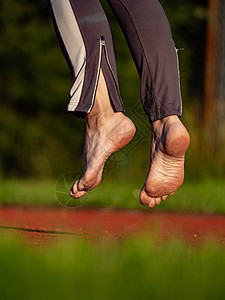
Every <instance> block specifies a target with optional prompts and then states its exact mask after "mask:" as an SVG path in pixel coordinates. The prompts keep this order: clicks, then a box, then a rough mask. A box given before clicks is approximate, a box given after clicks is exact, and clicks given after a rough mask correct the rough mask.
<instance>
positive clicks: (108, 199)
mask: <svg viewBox="0 0 225 300" xmlns="http://www.w3.org/2000/svg"><path fill="white" fill-rule="evenodd" d="M72 182H73V181H72V180H71V179H68V178H61V179H60V180H57V181H54V180H47V181H44V180H42V181H40V180H4V181H2V182H1V189H0V202H1V203H10V204H26V205H28V204H34V205H58V206H60V205H63V206H68V207H77V206H82V207H86V206H107V207H109V206H110V207H116V208H132V209H147V210H148V208H147V207H143V206H141V205H140V204H139V190H140V188H141V185H140V184H135V183H132V182H126V183H125V182H122V181H119V180H118V181H115V180H114V181H110V179H109V178H107V180H105V181H103V182H102V184H101V185H100V186H98V187H97V188H96V189H95V190H93V191H90V192H89V193H88V194H87V195H86V196H85V197H84V198H81V199H80V200H79V199H78V200H74V199H72V198H70V197H69V196H68V191H69V188H70V186H71V184H72ZM154 209H155V210H170V211H176V210H179V211H194V212H204V213H223V214H224V213H225V195H224V180H222V179H219V180H218V179H202V180H199V181H198V182H190V181H187V182H185V183H184V184H183V186H182V187H181V188H180V189H179V190H178V191H177V192H176V193H175V195H173V196H172V197H169V198H168V199H167V200H166V201H165V202H163V203H162V204H161V205H160V206H157V207H156V208H154Z"/></svg>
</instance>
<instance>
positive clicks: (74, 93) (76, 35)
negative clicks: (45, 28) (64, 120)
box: [51, 0, 86, 111]
mask: <svg viewBox="0 0 225 300" xmlns="http://www.w3.org/2000/svg"><path fill="white" fill-rule="evenodd" d="M51 4H52V9H53V12H54V16H55V19H56V24H57V27H58V29H59V32H60V35H61V37H62V40H63V43H64V45H65V47H66V50H67V53H68V55H69V58H70V61H71V63H72V65H73V68H74V73H75V76H76V78H75V82H74V84H73V86H72V88H71V90H70V97H71V98H70V102H69V104H68V108H67V110H68V111H74V110H75V109H76V107H77V105H78V103H79V100H80V96H81V92H82V88H83V82H84V73H85V67H86V51H85V46H84V41H83V39H82V36H81V33H80V30H79V26H78V24H77V20H76V18H75V16H74V14H73V10H72V7H71V5H70V2H69V0H51Z"/></svg>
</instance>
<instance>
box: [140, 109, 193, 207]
mask: <svg viewBox="0 0 225 300" xmlns="http://www.w3.org/2000/svg"><path fill="white" fill-rule="evenodd" d="M189 143H190V137H189V134H188V132H187V130H186V128H185V127H184V125H183V124H182V123H181V121H180V119H179V118H178V117H177V116H175V115H174V116H169V117H166V118H163V119H162V120H157V121H155V122H153V123H152V145H151V162H150V168H149V173H148V176H147V179H146V181H145V184H144V186H143V188H142V190H141V193H140V202H141V203H142V204H143V205H148V206H149V207H154V206H155V205H158V204H160V202H161V199H162V200H166V198H167V197H168V195H173V194H174V193H175V191H176V190H177V189H178V188H179V187H180V186H181V184H182V183H183V180H184V158H185V152H186V150H187V148H188V146H189Z"/></svg>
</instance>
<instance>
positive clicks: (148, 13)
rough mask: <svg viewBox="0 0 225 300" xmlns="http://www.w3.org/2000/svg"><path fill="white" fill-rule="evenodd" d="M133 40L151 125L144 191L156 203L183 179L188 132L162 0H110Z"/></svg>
mask: <svg viewBox="0 0 225 300" xmlns="http://www.w3.org/2000/svg"><path fill="white" fill-rule="evenodd" d="M107 2H108V3H109V5H110V6H111V8H112V10H113V11H114V13H115V15H116V17H117V19H118V21H119V23H120V26H121V28H122V30H123V32H124V35H125V37H126V40H127V42H128V45H129V48H130V51H131V53H132V56H133V59H134V61H135V64H136V67H137V70H138V73H139V76H140V80H141V100H142V104H143V107H144V110H145V112H146V113H147V115H148V117H149V120H150V123H151V128H152V145H151V163H150V168H149V173H148V176H147V179H146V182H145V184H144V186H143V188H142V191H141V194H140V200H141V203H142V204H146V205H149V207H154V206H155V205H156V204H159V203H160V202H161V198H162V199H163V200H165V199H166V198H167V196H168V195H172V194H173V193H174V192H175V191H176V190H177V189H178V188H179V186H180V185H181V184H182V182H183V179H184V155H185V152H186V150H187V148H188V145H189V134H188V132H187V130H186V129H185V127H184V126H183V124H182V123H181V122H180V119H179V118H178V116H181V114H182V103H181V93H180V83H179V70H178V59H177V51H176V49H175V45H174V42H173V39H172V35H171V31H170V27H169V23H168V21H167V18H166V15H165V13H164V11H163V9H162V7H161V5H160V3H159V2H158V1H157V0H142V1H137V0H107Z"/></svg>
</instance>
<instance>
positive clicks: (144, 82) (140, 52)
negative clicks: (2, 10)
mask: <svg viewBox="0 0 225 300" xmlns="http://www.w3.org/2000/svg"><path fill="white" fill-rule="evenodd" d="M47 1H48V3H49V7H50V11H51V15H52V18H53V22H54V25H55V29H56V33H57V36H58V39H59V42H60V45H61V48H62V50H63V53H64V55H65V57H66V59H67V62H68V64H69V67H70V69H71V72H72V75H73V78H74V85H73V87H72V88H71V91H70V97H71V98H70V102H69V105H68V110H69V111H71V112H73V113H74V114H75V115H77V116H83V115H84V114H85V113H89V112H90V111H91V109H92V107H93V104H94V99H95V93H96V88H97V83H98V76H99V70H100V68H102V70H103V74H104V77H105V80H106V84H107V87H108V91H109V96H110V99H111V103H112V105H113V107H114V110H115V111H123V110H124V108H123V103H122V100H121V97H120V93H119V87H118V79H117V72H116V63H115V57H114V50H113V44H112V37H111V32H110V28H109V24H108V21H107V18H106V15H105V12H104V10H103V9H102V6H101V4H100V2H99V1H98V0H63V1H62V0H47ZM107 2H108V4H109V5H110V7H111V9H112V11H113V12H114V14H115V16H116V18H117V20H118V22H119V24H120V26H121V28H122V30H123V33H124V35H125V37H126V40H127V43H128V45H129V48H130V51H131V54H132V57H133V59H134V62H135V65H136V67H137V70H138V73H139V76H140V80H141V100H142V104H143V107H144V109H145V112H146V113H147V114H148V116H149V120H150V122H153V121H156V120H158V119H161V118H164V117H166V116H169V115H178V116H181V113H182V102H181V93H180V83H179V68H178V58H177V50H176V48H175V45H174V42H173V39H172V35H171V31H170V27H169V23H168V21H167V18H166V15H165V13H164V11H163V8H162V7H161V5H160V3H159V2H158V1H157V0H107Z"/></svg>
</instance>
